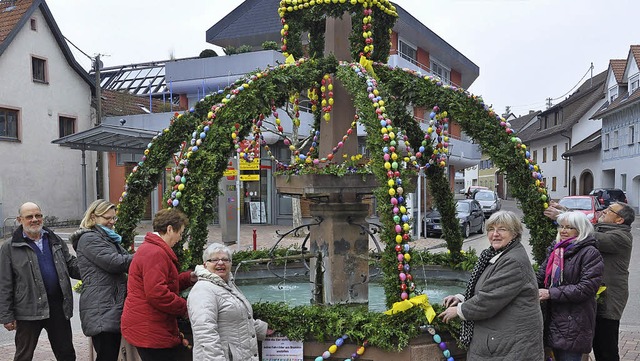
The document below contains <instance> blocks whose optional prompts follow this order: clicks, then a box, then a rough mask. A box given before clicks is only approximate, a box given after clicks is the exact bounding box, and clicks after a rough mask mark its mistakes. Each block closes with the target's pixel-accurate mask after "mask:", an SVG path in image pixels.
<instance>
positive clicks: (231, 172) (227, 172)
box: [222, 169, 238, 177]
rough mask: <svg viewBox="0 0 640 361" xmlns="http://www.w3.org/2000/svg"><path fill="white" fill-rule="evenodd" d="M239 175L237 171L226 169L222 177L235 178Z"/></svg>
mask: <svg viewBox="0 0 640 361" xmlns="http://www.w3.org/2000/svg"><path fill="white" fill-rule="evenodd" d="M237 174H238V171H237V170H235V169H225V170H224V172H223V173H222V175H223V176H224V177H235V176H236V175H237Z"/></svg>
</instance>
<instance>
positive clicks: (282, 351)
mask: <svg viewBox="0 0 640 361" xmlns="http://www.w3.org/2000/svg"><path fill="white" fill-rule="evenodd" d="M262 361H303V347H302V341H290V340H289V339H288V338H286V337H267V338H265V339H264V341H262Z"/></svg>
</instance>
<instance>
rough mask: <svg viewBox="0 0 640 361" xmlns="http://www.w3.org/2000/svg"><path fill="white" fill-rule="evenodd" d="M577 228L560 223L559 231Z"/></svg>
mask: <svg viewBox="0 0 640 361" xmlns="http://www.w3.org/2000/svg"><path fill="white" fill-rule="evenodd" d="M575 229H576V227H571V226H561V225H558V230H559V231H562V230H567V231H573V230H575Z"/></svg>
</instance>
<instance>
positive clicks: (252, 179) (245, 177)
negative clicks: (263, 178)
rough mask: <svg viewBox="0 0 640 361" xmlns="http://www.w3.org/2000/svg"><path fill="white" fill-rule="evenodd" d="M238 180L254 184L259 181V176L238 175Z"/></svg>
mask: <svg viewBox="0 0 640 361" xmlns="http://www.w3.org/2000/svg"><path fill="white" fill-rule="evenodd" d="M240 180H241V181H243V182H255V181H259V180H260V174H240Z"/></svg>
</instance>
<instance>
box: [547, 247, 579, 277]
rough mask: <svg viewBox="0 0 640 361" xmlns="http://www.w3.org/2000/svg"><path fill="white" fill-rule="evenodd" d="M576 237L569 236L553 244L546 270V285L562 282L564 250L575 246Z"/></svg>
mask: <svg viewBox="0 0 640 361" xmlns="http://www.w3.org/2000/svg"><path fill="white" fill-rule="evenodd" d="M575 239H576V237H571V238H567V239H565V240H564V241H560V242H558V243H556V244H555V245H554V246H553V250H552V251H551V253H550V254H549V261H547V268H545V270H544V287H545V288H549V287H557V286H559V285H560V284H561V283H562V272H563V271H564V251H565V250H566V249H569V248H571V247H573V245H574V244H573V241H575Z"/></svg>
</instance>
